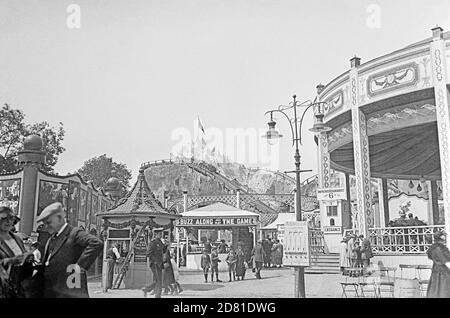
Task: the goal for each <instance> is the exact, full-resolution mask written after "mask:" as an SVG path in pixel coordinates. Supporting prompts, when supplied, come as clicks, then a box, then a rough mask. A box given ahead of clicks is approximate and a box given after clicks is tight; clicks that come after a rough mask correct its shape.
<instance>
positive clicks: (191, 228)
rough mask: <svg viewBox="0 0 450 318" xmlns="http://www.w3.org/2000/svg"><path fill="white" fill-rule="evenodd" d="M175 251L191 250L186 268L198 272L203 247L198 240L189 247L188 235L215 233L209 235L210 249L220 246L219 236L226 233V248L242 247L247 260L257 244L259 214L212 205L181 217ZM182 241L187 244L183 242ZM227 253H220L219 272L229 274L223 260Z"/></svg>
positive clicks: (224, 205)
mask: <svg viewBox="0 0 450 318" xmlns="http://www.w3.org/2000/svg"><path fill="white" fill-rule="evenodd" d="M176 226H177V229H178V231H177V233H178V235H177V248H178V249H179V248H180V247H181V245H182V244H183V243H184V244H186V245H187V246H190V249H188V250H187V252H186V268H187V269H190V270H199V271H200V270H201V266H200V260H201V256H202V254H203V249H204V245H203V244H202V243H201V240H200V239H199V241H200V242H199V243H198V244H196V245H195V246H192V245H191V243H190V241H189V239H188V237H189V233H192V232H196V233H201V232H202V231H205V232H206V231H209V232H214V233H216V235H210V237H209V238H213V240H212V245H216V246H217V245H218V244H219V242H220V232H222V231H224V230H226V231H227V232H229V233H230V234H231V240H230V241H229V243H230V244H229V246H232V247H233V248H234V249H236V248H237V245H238V243H239V244H241V246H242V248H243V250H244V254H245V255H246V256H247V257H248V258H249V257H250V253H251V250H252V248H253V246H254V245H255V244H256V233H257V228H258V227H259V214H258V213H254V212H250V211H246V210H241V209H239V208H236V207H233V206H230V205H227V204H224V203H215V204H211V205H208V206H205V207H202V208H198V209H195V210H191V211H186V212H183V213H181V218H180V219H179V220H178V221H177V224H176ZM183 238H185V239H186V242H183ZM226 257H227V253H219V259H220V260H221V262H220V263H219V271H226V270H228V266H227V263H226V262H225V259H226Z"/></svg>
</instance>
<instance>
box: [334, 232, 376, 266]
mask: <svg viewBox="0 0 450 318" xmlns="http://www.w3.org/2000/svg"><path fill="white" fill-rule="evenodd" d="M372 257H373V252H372V246H371V243H370V240H369V238H367V237H364V235H359V236H358V235H356V234H349V235H347V236H345V237H343V238H342V241H341V247H340V252H339V266H340V268H341V271H344V269H345V268H346V267H368V266H369V265H370V263H371V258H372Z"/></svg>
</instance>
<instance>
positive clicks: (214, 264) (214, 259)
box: [211, 247, 222, 283]
mask: <svg viewBox="0 0 450 318" xmlns="http://www.w3.org/2000/svg"><path fill="white" fill-rule="evenodd" d="M219 262H220V259H219V253H218V252H217V247H213V250H212V253H211V283H212V282H213V281H214V273H216V281H217V282H219V283H221V282H222V281H221V280H220V279H219Z"/></svg>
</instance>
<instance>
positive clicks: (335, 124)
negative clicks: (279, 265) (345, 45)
mask: <svg viewBox="0 0 450 318" xmlns="http://www.w3.org/2000/svg"><path fill="white" fill-rule="evenodd" d="M350 61H351V64H350V69H349V70H347V71H346V72H344V73H343V74H341V75H339V76H337V77H336V78H335V79H334V80H332V81H331V82H330V83H328V84H327V85H326V86H324V85H319V86H318V87H317V89H318V94H319V101H320V102H325V103H324V104H323V105H324V109H323V111H324V118H323V122H324V124H325V125H326V126H328V127H331V128H332V130H331V131H330V132H323V133H319V134H317V136H316V141H317V143H318V158H319V180H318V182H319V188H325V189H326V188H331V187H332V186H331V185H330V176H331V174H332V170H337V171H340V172H343V173H345V176H346V177H345V181H343V184H341V185H340V186H341V187H343V188H346V189H347V191H346V196H347V197H346V200H340V201H339V203H338V204H337V209H332V208H330V206H331V204H330V202H327V201H321V203H320V209H321V219H322V225H323V226H326V225H328V226H330V221H331V219H333V222H332V223H333V225H335V226H340V227H342V228H343V229H344V231H342V232H345V229H348V230H352V231H355V232H358V233H360V234H364V235H365V236H370V237H371V238H372V242H373V244H374V245H373V248H374V251H375V254H378V255H384V254H388V255H400V254H401V255H405V254H414V255H418V254H422V255H423V254H424V253H425V251H426V249H427V247H428V246H429V244H431V241H430V237H431V236H432V235H431V234H432V233H433V232H435V231H438V230H441V229H445V230H446V232H447V233H450V163H449V160H450V153H449V149H450V138H449V136H450V112H449V106H450V98H449V84H450V33H449V32H447V33H444V32H443V29H442V28H440V27H436V28H433V29H432V37H430V38H428V39H425V40H423V41H420V42H417V43H414V44H411V45H409V46H407V47H405V48H402V49H399V50H397V51H394V52H392V53H389V54H386V55H384V56H380V57H378V58H375V59H373V60H371V61H368V62H366V63H361V60H360V58H358V57H354V58H352V59H351V60H350ZM350 175H354V178H355V181H356V182H355V185H356V186H355V189H356V191H355V196H354V197H353V198H352V197H350V190H349V189H350V182H349V180H350ZM375 178H376V182H377V183H378V186H379V194H380V195H379V202H378V203H379V208H378V209H374V204H373V203H374V198H373V192H372V186H373V185H372V183H373V181H374V179H375ZM388 179H399V180H421V181H422V182H425V183H426V184H427V185H428V189H429V192H430V200H431V201H432V204H430V208H429V209H428V215H429V217H428V218H427V219H428V223H429V224H428V226H426V227H417V228H415V229H412V228H408V229H406V228H405V229H394V228H389V227H387V226H388V223H389V218H390V214H389V205H388V204H387V201H388V195H387V186H386V185H387V180H388ZM438 184H442V186H441V187H442V196H443V210H444V224H439V223H440V222H439V208H438V194H437V192H438V191H437V189H438V188H439V186H438ZM349 202H353V204H348V203H349ZM342 232H341V231H339V232H338V233H336V234H333V233H328V234H327V233H325V241H326V243H327V244H328V245H329V248H330V250H331V251H333V250H336V247H337V246H338V244H339V242H340V240H341V238H342Z"/></svg>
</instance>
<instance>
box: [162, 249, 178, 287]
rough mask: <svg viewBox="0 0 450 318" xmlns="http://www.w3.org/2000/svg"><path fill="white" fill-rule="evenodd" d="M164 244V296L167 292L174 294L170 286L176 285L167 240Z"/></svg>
mask: <svg viewBox="0 0 450 318" xmlns="http://www.w3.org/2000/svg"><path fill="white" fill-rule="evenodd" d="M164 244H165V245H166V247H165V249H164V254H163V277H162V288H163V290H164V294H165V295H167V294H168V293H169V292H171V293H172V294H173V293H174V292H175V289H174V288H173V286H172V285H174V284H175V283H176V280H175V275H174V273H173V268H172V262H171V261H170V259H171V257H170V249H169V246H168V242H167V240H164Z"/></svg>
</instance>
